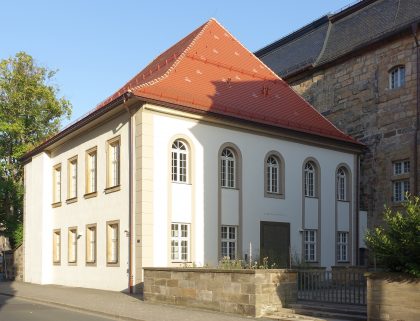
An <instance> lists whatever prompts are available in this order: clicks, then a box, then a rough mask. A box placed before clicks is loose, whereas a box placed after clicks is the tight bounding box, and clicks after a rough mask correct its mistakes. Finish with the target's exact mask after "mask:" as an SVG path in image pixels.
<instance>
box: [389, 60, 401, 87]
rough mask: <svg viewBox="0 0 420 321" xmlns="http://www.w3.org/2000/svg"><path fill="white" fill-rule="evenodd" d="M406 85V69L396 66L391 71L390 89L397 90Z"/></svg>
mask: <svg viewBox="0 0 420 321" xmlns="http://www.w3.org/2000/svg"><path fill="white" fill-rule="evenodd" d="M404 84H405V67H404V66H396V67H394V68H392V69H391V70H390V71H389V88H390V89H396V88H400V87H402V86H404Z"/></svg>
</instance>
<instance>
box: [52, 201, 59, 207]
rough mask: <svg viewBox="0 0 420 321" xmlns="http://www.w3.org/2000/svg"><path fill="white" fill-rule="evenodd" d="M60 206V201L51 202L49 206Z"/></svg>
mask: <svg viewBox="0 0 420 321" xmlns="http://www.w3.org/2000/svg"><path fill="white" fill-rule="evenodd" d="M60 206H61V202H55V203H52V204H51V207H53V208H55V207H60Z"/></svg>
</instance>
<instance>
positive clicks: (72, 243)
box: [68, 227, 77, 263]
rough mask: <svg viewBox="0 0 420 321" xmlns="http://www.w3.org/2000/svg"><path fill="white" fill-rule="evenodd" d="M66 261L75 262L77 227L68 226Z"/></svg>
mask: <svg viewBox="0 0 420 321" xmlns="http://www.w3.org/2000/svg"><path fill="white" fill-rule="evenodd" d="M68 256H69V257H68V261H69V263H76V262H77V228H76V227H70V228H69V240H68Z"/></svg>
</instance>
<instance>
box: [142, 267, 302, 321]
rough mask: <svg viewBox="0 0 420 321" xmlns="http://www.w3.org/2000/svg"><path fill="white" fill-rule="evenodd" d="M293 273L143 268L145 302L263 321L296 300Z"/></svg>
mask: <svg viewBox="0 0 420 321" xmlns="http://www.w3.org/2000/svg"><path fill="white" fill-rule="evenodd" d="M296 277H297V272H295V271H292V270H271V269H270V270H220V269H204V268H144V299H145V300H147V301H158V302H165V303H170V304H176V305H183V306H193V307H200V308H205V309H210V310H215V311H220V312H229V313H237V314H242V315H248V316H254V317H261V316H264V315H267V314H269V313H271V312H275V311H277V310H279V309H281V308H284V307H287V306H288V305H289V304H291V303H295V302H296V300H297V284H296Z"/></svg>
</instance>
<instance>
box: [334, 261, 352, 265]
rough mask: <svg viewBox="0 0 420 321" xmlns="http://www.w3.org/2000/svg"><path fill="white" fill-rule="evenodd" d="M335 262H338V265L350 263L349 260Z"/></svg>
mask: <svg viewBox="0 0 420 321" xmlns="http://www.w3.org/2000/svg"><path fill="white" fill-rule="evenodd" d="M337 264H340V265H342V264H346V265H347V264H350V261H337Z"/></svg>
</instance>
